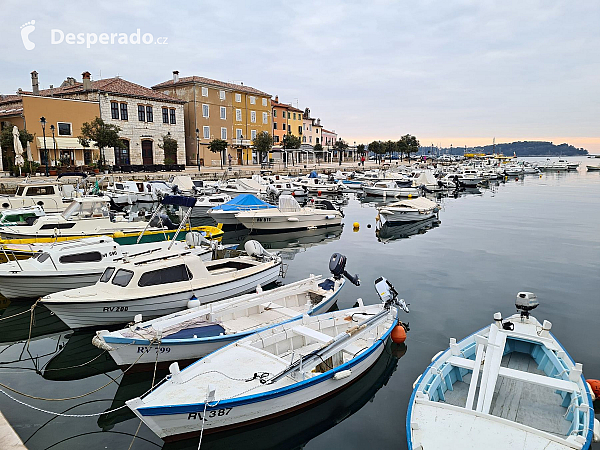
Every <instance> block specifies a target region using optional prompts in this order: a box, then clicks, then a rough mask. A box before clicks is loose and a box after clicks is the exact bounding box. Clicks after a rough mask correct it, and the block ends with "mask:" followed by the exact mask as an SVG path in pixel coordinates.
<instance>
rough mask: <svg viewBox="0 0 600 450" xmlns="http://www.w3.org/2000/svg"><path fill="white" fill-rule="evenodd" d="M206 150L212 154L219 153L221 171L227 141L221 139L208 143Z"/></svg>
mask: <svg viewBox="0 0 600 450" xmlns="http://www.w3.org/2000/svg"><path fill="white" fill-rule="evenodd" d="M208 149H209V150H210V151H211V152H213V153H219V154H220V159H221V169H222V168H223V158H224V156H223V155H224V154H225V152H226V151H227V141H224V140H223V139H213V140H212V141H210V142H209V143H208Z"/></svg>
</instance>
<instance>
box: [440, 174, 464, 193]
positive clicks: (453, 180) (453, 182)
mask: <svg viewBox="0 0 600 450" xmlns="http://www.w3.org/2000/svg"><path fill="white" fill-rule="evenodd" d="M438 186H440V187H442V188H445V189H457V188H458V187H459V181H458V174H456V173H448V174H446V175H444V176H443V177H442V178H440V179H439V180H438Z"/></svg>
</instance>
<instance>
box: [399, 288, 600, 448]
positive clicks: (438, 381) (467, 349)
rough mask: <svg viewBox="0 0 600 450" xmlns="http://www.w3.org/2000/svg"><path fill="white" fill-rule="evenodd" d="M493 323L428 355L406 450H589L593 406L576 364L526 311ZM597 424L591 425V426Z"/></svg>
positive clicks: (523, 297) (524, 304) (520, 298)
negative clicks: (432, 355) (430, 359)
mask: <svg viewBox="0 0 600 450" xmlns="http://www.w3.org/2000/svg"><path fill="white" fill-rule="evenodd" d="M537 304H538V302H537V298H536V297H535V295H534V294H533V293H531V292H520V293H519V294H518V295H517V301H516V305H517V308H518V309H519V310H520V311H521V313H520V314H515V315H513V316H510V317H509V318H508V319H502V316H501V314H500V313H496V314H494V322H493V323H492V324H491V325H489V326H487V327H485V328H482V329H481V330H479V331H477V332H475V333H473V334H472V335H470V336H468V337H466V338H465V339H463V340H462V341H460V342H456V340H455V339H450V347H449V348H448V349H446V350H444V351H443V352H440V353H438V354H437V355H435V356H434V358H433V360H432V363H431V364H430V365H429V367H428V368H427V369H426V370H425V372H424V373H423V374H422V375H421V376H420V377H419V378H418V380H417V381H416V382H415V386H414V390H413V393H412V396H411V399H410V401H409V406H408V414H407V416H406V434H407V440H408V448H409V450H413V449H414V450H418V449H420V450H424V449H437V448H444V449H450V450H451V449H461V450H469V449H473V450H475V449H483V448H494V449H498V450H515V449H527V450H538V449H539V450H542V449H544V450H549V449H552V450H562V449H565V450H566V449H589V448H590V444H591V442H592V439H593V434H594V426H596V427H598V422H597V421H595V420H594V409H593V403H592V398H591V396H590V391H589V388H588V385H587V383H586V381H585V379H584V378H583V375H582V366H581V364H578V363H575V362H574V361H573V359H572V358H571V357H570V356H569V354H568V353H567V351H566V350H565V348H564V347H563V346H562V345H561V344H560V343H559V342H558V341H557V340H556V338H555V337H554V336H553V335H552V334H551V333H550V329H551V327H552V324H551V323H550V322H549V321H547V320H545V321H544V322H543V323H539V322H538V321H537V320H536V319H535V318H534V317H531V316H530V315H529V311H530V310H531V309H533V308H535V307H536V306H537ZM595 422H596V423H595Z"/></svg>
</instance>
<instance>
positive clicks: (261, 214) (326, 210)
mask: <svg viewBox="0 0 600 450" xmlns="http://www.w3.org/2000/svg"><path fill="white" fill-rule="evenodd" d="M235 217H236V219H237V220H238V222H240V223H241V224H242V225H244V226H245V227H246V228H248V229H249V230H260V231H284V230H298V229H304V228H306V229H313V228H319V227H328V226H334V225H339V224H341V223H342V217H343V215H342V213H341V212H340V211H338V210H337V209H335V207H334V206H333V204H332V203H331V202H329V201H322V202H321V207H319V208H316V207H308V206H307V207H301V206H300V205H299V204H298V202H297V201H296V199H295V198H294V197H292V196H291V195H281V196H280V197H279V205H278V207H277V208H266V209H259V210H251V211H245V212H240V213H238V214H237V215H236V216H235Z"/></svg>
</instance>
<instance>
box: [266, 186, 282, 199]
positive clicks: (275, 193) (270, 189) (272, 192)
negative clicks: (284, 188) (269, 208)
mask: <svg viewBox="0 0 600 450" xmlns="http://www.w3.org/2000/svg"><path fill="white" fill-rule="evenodd" d="M279 194H280V192H279V189H277V188H276V187H275V186H273V185H272V184H268V185H267V195H268V196H269V197H270V198H272V199H277V198H279Z"/></svg>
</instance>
